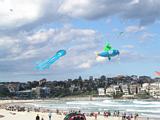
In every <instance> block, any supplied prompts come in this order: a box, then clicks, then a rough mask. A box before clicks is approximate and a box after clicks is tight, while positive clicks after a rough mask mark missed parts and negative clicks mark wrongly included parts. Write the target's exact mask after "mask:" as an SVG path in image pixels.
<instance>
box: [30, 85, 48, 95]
mask: <svg viewBox="0 0 160 120" xmlns="http://www.w3.org/2000/svg"><path fill="white" fill-rule="evenodd" d="M32 92H34V93H35V95H36V97H37V98H45V97H47V96H49V94H50V88H48V87H36V88H32Z"/></svg>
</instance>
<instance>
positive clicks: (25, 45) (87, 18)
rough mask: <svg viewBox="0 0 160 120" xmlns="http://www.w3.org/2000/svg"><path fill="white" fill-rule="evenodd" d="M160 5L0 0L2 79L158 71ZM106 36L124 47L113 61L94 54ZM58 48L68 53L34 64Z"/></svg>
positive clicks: (148, 1) (120, 0)
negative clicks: (47, 63)
mask: <svg viewBox="0 0 160 120" xmlns="http://www.w3.org/2000/svg"><path fill="white" fill-rule="evenodd" d="M159 7H160V0H0V18H1V19H0V82H2V81H6V82H7V81H9V82H10V81H22V82H23V81H33V80H39V79H42V78H46V79H47V80H67V79H68V78H72V79H74V78H77V77H78V76H82V78H88V77H89V76H94V77H100V76H101V75H106V76H107V77H111V76H117V75H139V76H140V75H147V76H151V77H155V76H154V71H159V70H160V64H159V61H160V54H159V52H160V48H159V46H160V40H159V38H160V34H159V33H160V30H159V28H160V11H159ZM121 32H123V34H120V33H121ZM106 42H109V43H110V44H111V45H112V47H113V48H115V49H118V50H119V51H120V55H119V56H116V57H114V58H112V60H111V61H108V59H105V58H100V57H97V56H96V54H95V53H96V52H102V51H103V48H104V45H105V43H106ZM60 49H65V50H66V51H67V54H66V55H65V56H64V57H62V58H60V59H59V60H58V61H56V62H55V63H54V64H53V65H52V66H51V67H50V68H49V69H47V70H44V71H39V70H37V69H35V66H36V65H37V63H39V62H41V61H43V60H46V59H48V58H50V57H52V56H53V55H54V54H55V53H56V52H57V51H58V50H60Z"/></svg>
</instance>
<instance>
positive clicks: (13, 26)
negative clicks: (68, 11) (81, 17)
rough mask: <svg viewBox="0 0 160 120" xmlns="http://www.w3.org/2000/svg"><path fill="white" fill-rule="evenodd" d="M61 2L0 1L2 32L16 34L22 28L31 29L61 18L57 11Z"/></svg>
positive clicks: (55, 0) (31, 0)
mask: <svg viewBox="0 0 160 120" xmlns="http://www.w3.org/2000/svg"><path fill="white" fill-rule="evenodd" d="M60 3H61V0H60V1H57V0H45V1H44V0H34V1H33V0H27V1H25V0H15V1H12V0H4V1H0V17H1V19H0V32H1V34H9V33H10V34H14V33H15V32H17V31H20V30H28V31H30V30H31V29H35V28H36V27H40V26H43V25H44V24H45V25H46V24H49V23H52V22H54V21H57V20H60V16H59V14H58V13H57V9H58V8H59V5H60ZM61 18H62V17H61Z"/></svg>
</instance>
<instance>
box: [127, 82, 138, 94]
mask: <svg viewBox="0 0 160 120" xmlns="http://www.w3.org/2000/svg"><path fill="white" fill-rule="evenodd" d="M129 90H130V94H133V95H135V94H138V93H139V92H140V91H141V87H140V85H138V84H133V85H130V87H129Z"/></svg>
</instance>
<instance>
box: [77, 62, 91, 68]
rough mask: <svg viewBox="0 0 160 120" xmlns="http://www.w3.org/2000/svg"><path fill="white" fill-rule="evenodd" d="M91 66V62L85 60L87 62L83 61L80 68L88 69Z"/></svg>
mask: <svg viewBox="0 0 160 120" xmlns="http://www.w3.org/2000/svg"><path fill="white" fill-rule="evenodd" d="M90 67H91V63H90V62H85V63H82V64H80V65H79V66H78V68H84V69H87V68H90Z"/></svg>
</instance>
